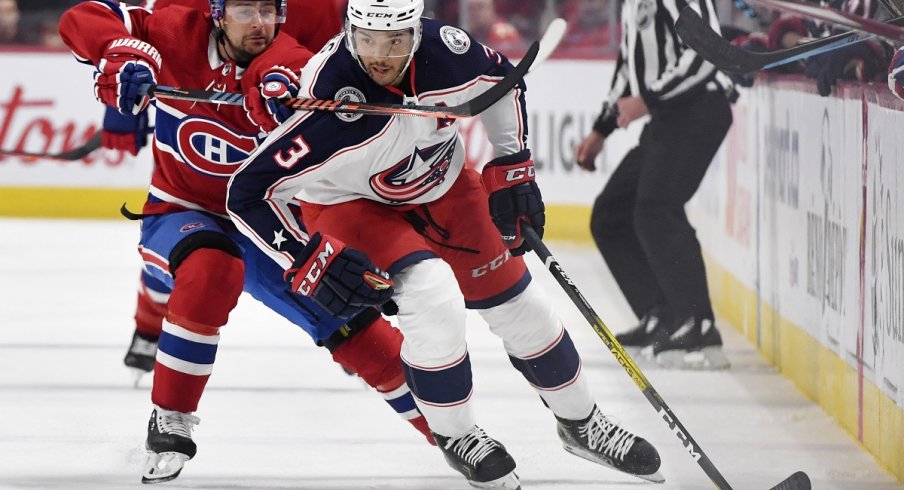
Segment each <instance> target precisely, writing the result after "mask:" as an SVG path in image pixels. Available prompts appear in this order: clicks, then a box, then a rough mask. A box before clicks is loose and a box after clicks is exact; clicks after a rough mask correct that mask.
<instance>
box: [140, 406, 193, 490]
mask: <svg viewBox="0 0 904 490" xmlns="http://www.w3.org/2000/svg"><path fill="white" fill-rule="evenodd" d="M200 423H201V419H199V418H198V417H195V416H194V415H191V414H188V413H182V412H176V411H173V410H164V409H162V408H160V407H156V406H155V407H154V410H153V411H152V412H151V420H150V421H149V422H148V438H147V442H146V443H145V447H146V448H147V450H148V459H147V463H146V464H145V467H144V475H143V476H142V477H141V483H162V482H166V481H170V480H173V479H175V478H176V477H177V476H179V473H181V472H182V467H183V466H185V462H186V461H188V460H189V459H191V458H193V457H194V456H195V453H196V452H197V451H198V447H197V446H196V445H195V443H194V441H192V440H191V431H192V429H193V428H194V426H195V425H197V424H200Z"/></svg>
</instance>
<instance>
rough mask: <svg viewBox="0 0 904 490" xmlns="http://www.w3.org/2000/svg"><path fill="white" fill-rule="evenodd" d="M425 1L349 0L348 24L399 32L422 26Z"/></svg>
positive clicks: (362, 27)
mask: <svg viewBox="0 0 904 490" xmlns="http://www.w3.org/2000/svg"><path fill="white" fill-rule="evenodd" d="M423 14H424V0H349V2H348V11H347V15H348V23H349V24H350V25H352V26H354V27H358V28H361V29H372V30H375V31H398V30H402V29H409V28H412V29H415V30H418V28H419V27H420V25H421V15H423Z"/></svg>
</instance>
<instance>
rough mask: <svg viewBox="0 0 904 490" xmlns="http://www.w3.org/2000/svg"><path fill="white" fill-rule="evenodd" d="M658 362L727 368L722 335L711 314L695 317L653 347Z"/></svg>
mask: <svg viewBox="0 0 904 490" xmlns="http://www.w3.org/2000/svg"><path fill="white" fill-rule="evenodd" d="M653 353H654V354H655V356H656V362H657V363H658V364H659V365H660V366H663V367H667V368H677V369H727V368H728V367H729V366H730V363H729V362H728V358H727V357H725V352H723V350H722V336H721V335H720V334H719V330H718V329H717V328H716V324H715V323H714V322H713V319H712V318H710V317H706V316H702V317H691V318H688V319H687V320H686V321H685V322H684V323H682V324H681V325H680V326H679V327H678V329H677V330H675V331H674V332H672V333H671V334H670V335H668V336H663V338H662V339H660V340H659V341H657V342H656V344H655V345H654V346H653Z"/></svg>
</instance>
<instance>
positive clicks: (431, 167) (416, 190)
mask: <svg viewBox="0 0 904 490" xmlns="http://www.w3.org/2000/svg"><path fill="white" fill-rule="evenodd" d="M456 141H457V137H453V138H451V139H450V140H449V141H446V142H445V143H440V144H437V145H433V146H431V147H429V148H424V149H423V150H421V149H419V148H417V147H415V148H414V151H413V152H412V153H411V155H410V156H407V157H405V158H403V159H402V160H401V161H399V162H398V163H396V164H395V165H393V166H392V167H390V168H388V169H386V170H384V171H382V172H380V173H378V174H375V175H372V176H371V177H370V188H371V189H373V191H374V192H375V193H376V194H377V195H378V196H380V197H381V198H383V199H385V200H387V201H389V202H393V203H404V202H408V201H412V200H414V199H417V198H419V197H421V196H423V195H424V194H426V193H428V192H430V190H431V189H433V188H434V187H436V186H437V185H439V184H440V183H442V181H443V179H444V178H445V176H446V173H447V172H448V171H449V167H450V166H451V164H452V157H453V156H454V155H455V143H456Z"/></svg>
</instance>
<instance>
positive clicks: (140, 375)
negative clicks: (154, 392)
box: [129, 368, 150, 389]
mask: <svg viewBox="0 0 904 490" xmlns="http://www.w3.org/2000/svg"><path fill="white" fill-rule="evenodd" d="M129 372H130V373H131V374H132V388H136V389H137V388H138V385H139V384H141V380H142V379H144V377H145V375H146V374H148V373H149V372H150V371H145V370H143V369H138V368H129Z"/></svg>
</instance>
